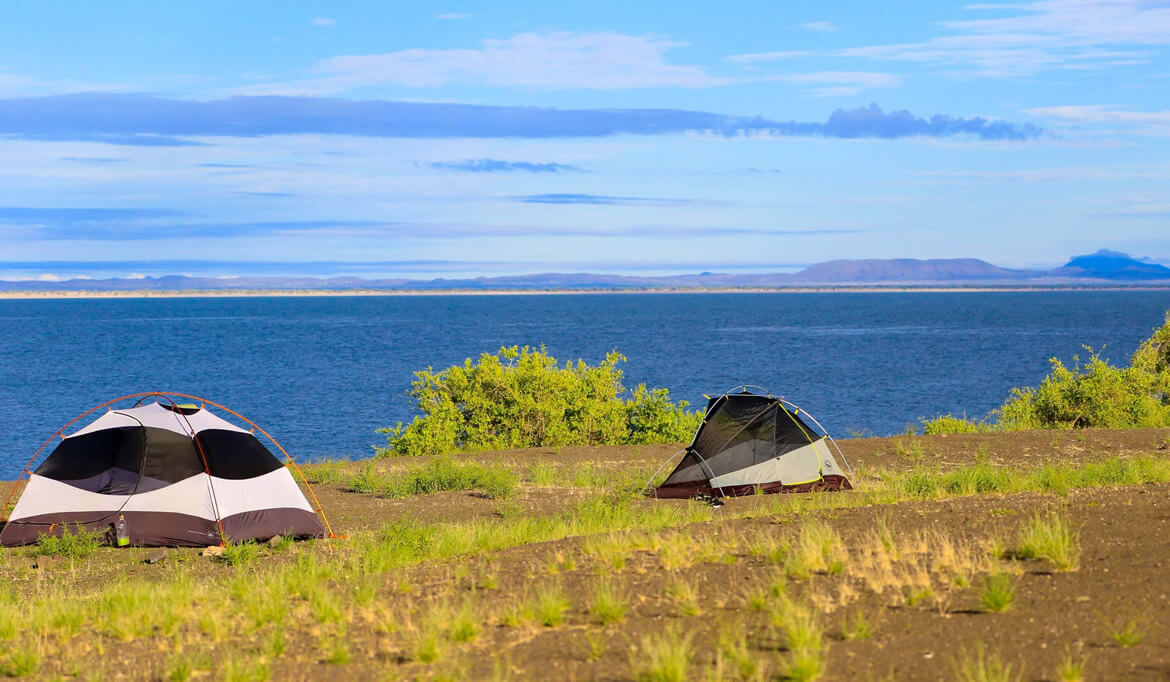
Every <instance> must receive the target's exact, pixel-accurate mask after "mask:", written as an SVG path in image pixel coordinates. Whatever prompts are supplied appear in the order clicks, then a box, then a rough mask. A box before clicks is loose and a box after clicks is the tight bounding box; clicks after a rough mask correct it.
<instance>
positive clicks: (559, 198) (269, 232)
mask: <svg viewBox="0 0 1170 682" xmlns="http://www.w3.org/2000/svg"><path fill="white" fill-rule="evenodd" d="M529 199H531V201H528V200H529ZM515 200H516V201H522V202H526V203H552V204H594V205H613V206H621V205H625V206H680V207H681V206H694V205H708V204H715V203H717V202H708V201H703V200H691V199H656V198H644V197H618V196H602V195H587V194H563V195H555V194H550V195H532V196H531V197H516V198H515ZM181 217H183V216H182V214H178V213H174V212H171V211H166V210H160V209H121V208H119V209H92V208H18V207H0V236H2V237H4V238H6V239H10V240H37V241H107V242H116V241H118V242H120V241H155V242H158V241H167V240H175V239H202V240H207V239H224V238H249V237H270V236H280V237H305V236H310V237H311V236H316V237H331V238H339V237H375V238H398V239H411V240H442V239H474V238H512V237H514V238H526V239H527V238H533V237H541V238H547V237H590V238H600V239H609V238H615V237H622V238H638V237H672V238H702V237H709V236H711V235H720V234H726V235H731V234H756V235H824V234H852V233H856V232H858V231H859V230H857V229H855V228H851V227H836V226H832V227H825V228H820V227H811V228H803V227H801V228H766V227H765V228H760V227H741V226H727V225H714V226H702V225H700V226H695V225H690V226H680V225H606V226H584V227H583V226H573V225H561V224H558V225H507V224H503V225H501V224H481V223H461V222H402V221H385V220H360V219H351V218H343V219H333V220H330V219H315V220H283V221H192V220H190V219H189V218H188V219H187V220H176V218H181Z"/></svg>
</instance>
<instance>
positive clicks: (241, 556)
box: [214, 541, 260, 566]
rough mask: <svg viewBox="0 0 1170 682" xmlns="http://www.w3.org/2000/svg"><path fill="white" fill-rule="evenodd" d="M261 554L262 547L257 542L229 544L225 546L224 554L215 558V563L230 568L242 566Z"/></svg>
mask: <svg viewBox="0 0 1170 682" xmlns="http://www.w3.org/2000/svg"><path fill="white" fill-rule="evenodd" d="M259 554H260V545H258V544H256V543H255V542H251V541H246V542H228V543H226V544H225V545H224V546H223V554H220V555H219V556H216V557H214V559H215V561H218V562H220V563H221V564H227V565H228V566H242V565H243V564H246V563H248V562H249V561H251V560H252V559H255V558H256V557H257V556H258V555H259Z"/></svg>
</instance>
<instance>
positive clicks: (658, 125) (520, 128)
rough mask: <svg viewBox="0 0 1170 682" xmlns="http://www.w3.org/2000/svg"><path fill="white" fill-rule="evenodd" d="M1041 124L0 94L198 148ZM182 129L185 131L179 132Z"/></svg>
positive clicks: (63, 121)
mask: <svg viewBox="0 0 1170 682" xmlns="http://www.w3.org/2000/svg"><path fill="white" fill-rule="evenodd" d="M1042 132H1043V131H1042V130H1041V129H1040V128H1039V127H1037V126H1034V125H1030V124H1018V123H1009V122H1005V121H991V120H988V119H985V118H981V117H969V118H968V117H956V116H950V115H946V114H936V115H934V116H931V117H929V118H920V117H916V116H914V115H913V114H911V113H910V112H908V111H891V112H885V111H883V110H882V109H881V108H880V107H878V106H877V105H876V104H872V105H870V106H869V107H863V108H859V109H837V110H836V111H834V112H833V113H832V115H830V116H829V119H828V120H827V121H825V122H823V123H819V122H800V121H777V120H772V119H766V118H762V117H741V116H727V115H723V114H715V113H709V112H700V111H686V110H677V109H549V108H537V107H507V106H503V107H501V106H482V105H472V104H447V103H433V102H397V101H385V100H365V101H352V100H346V99H339V98H321V97H318V98H311V97H232V98H228V99H223V100H210V101H204V102H196V101H189V100H176V99H164V98H159V97H149V96H145V95H117V94H77V95H55V96H47V97H32V98H21V99H7V100H0V135H9V136H13V137H18V138H22V139H33V140H45V139H52V140H84V141H102V142H107V143H109V144H132V145H133V144H143V143H144V141H147V140H156V141H158V143H159V144H163V143H164V141H165V143H166V144H175V145H179V144H182V145H203V144H207V142H205V141H201V140H192V139H190V138H208V137H257V136H263V135H300V134H326V135H352V136H362V137H398V138H430V139H437V138H460V137H466V138H527V139H542V138H569V137H577V138H589V137H603V136H609V135H669V134H681V133H707V134H715V135H723V136H729V137H739V136H750V135H770V136H805V137H814V136H822V137H841V138H865V137H878V138H899V137H912V136H927V137H950V136H969V137H974V138H977V139H981V140H1022V139H1028V138H1034V137H1038V136H1040V135H1041V134H1042ZM180 136H182V137H180Z"/></svg>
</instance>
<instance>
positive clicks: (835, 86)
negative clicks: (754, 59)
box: [762, 71, 902, 97]
mask: <svg viewBox="0 0 1170 682" xmlns="http://www.w3.org/2000/svg"><path fill="white" fill-rule="evenodd" d="M762 80H768V81H779V82H782V83H796V84H800V85H808V86H810V88H809V90H808V94H810V95H812V96H814V97H848V96H851V95H856V94H857V93H859V92H861V91H862V90H872V89H875V88H894V87H897V86H899V85H901V84H902V80H901V79H900V78H898V77H897V76H893V75H890V74H888V73H874V72H872V71H818V72H815V73H793V74H779V75H771V76H764V77H763V78H762Z"/></svg>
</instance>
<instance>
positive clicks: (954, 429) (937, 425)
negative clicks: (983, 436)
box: [922, 414, 991, 436]
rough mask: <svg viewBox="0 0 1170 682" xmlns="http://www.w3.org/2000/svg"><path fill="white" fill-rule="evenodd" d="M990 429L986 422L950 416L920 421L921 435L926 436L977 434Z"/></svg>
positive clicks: (945, 415)
mask: <svg viewBox="0 0 1170 682" xmlns="http://www.w3.org/2000/svg"><path fill="white" fill-rule="evenodd" d="M990 429H991V426H990V425H988V424H987V423H986V422H975V421H971V420H970V419H967V418H966V417H956V416H954V415H951V414H944V415H940V416H938V417H935V418H934V419H923V420H922V433H923V435H927V436H937V435H939V434H943V433H979V432H980V431H989V430H990Z"/></svg>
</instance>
